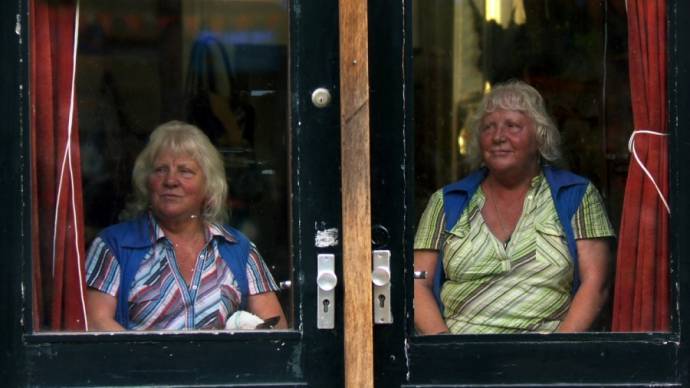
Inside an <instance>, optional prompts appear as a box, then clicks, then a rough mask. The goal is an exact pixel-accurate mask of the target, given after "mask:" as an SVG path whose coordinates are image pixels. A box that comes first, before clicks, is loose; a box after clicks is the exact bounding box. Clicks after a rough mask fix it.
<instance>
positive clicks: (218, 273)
mask: <svg viewBox="0 0 690 388" xmlns="http://www.w3.org/2000/svg"><path fill="white" fill-rule="evenodd" d="M151 220H152V223H153V228H154V231H153V233H152V235H151V236H152V238H153V239H154V240H155V243H154V245H153V248H152V249H151V251H150V252H149V253H147V254H146V256H145V257H144V259H143V260H142V262H141V265H140V266H139V269H138V270H137V272H136V274H135V276H134V280H133V282H132V289H131V291H130V294H129V314H130V319H131V322H132V328H133V329H135V330H180V329H223V328H224V327H225V321H226V320H227V318H228V317H229V316H230V315H232V314H233V313H234V312H235V311H236V310H237V309H238V307H239V305H240V300H241V297H240V291H239V287H238V286H237V283H236V281H235V278H234V276H233V274H232V271H231V270H230V268H229V266H228V265H227V264H226V263H225V261H224V260H223V259H222V257H221V256H220V253H219V249H218V244H217V239H226V240H228V241H230V242H234V241H236V240H235V237H233V236H232V235H231V234H229V233H227V232H226V231H225V229H223V228H222V227H220V226H218V225H215V224H208V228H207V231H206V244H205V245H204V248H203V249H202V250H201V252H200V253H199V257H198V260H197V263H196V267H195V268H194V274H193V277H192V281H191V283H190V284H189V285H188V284H187V282H186V281H185V280H184V278H183V277H182V274H181V272H180V270H179V268H178V267H177V261H176V259H175V250H174V249H173V246H172V244H171V243H170V241H169V240H168V239H167V238H166V237H165V234H164V233H163V230H162V229H161V228H160V226H159V225H158V224H157V223H156V222H155V220H154V219H153V217H151ZM86 278H87V285H88V287H90V288H93V289H96V290H99V291H101V292H104V293H107V294H109V295H112V296H117V294H118V292H119V287H120V266H119V264H118V261H117V259H116V258H115V257H114V256H113V254H112V252H111V251H110V249H109V248H108V246H107V245H106V244H105V243H104V241H103V240H102V239H100V238H98V237H97V238H96V239H95V240H94V241H93V243H92V244H91V247H90V249H89V252H88V257H87V264H86ZM247 282H248V286H249V294H250V295H255V294H260V293H264V292H269V291H276V290H278V286H277V285H276V282H275V280H274V279H273V277H272V276H271V273H270V271H269V269H268V267H267V266H266V263H265V262H264V261H263V259H262V258H261V256H260V255H259V252H258V251H257V250H256V247H255V246H254V244H250V250H249V259H248V262H247Z"/></svg>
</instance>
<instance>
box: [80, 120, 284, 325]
mask: <svg viewBox="0 0 690 388" xmlns="http://www.w3.org/2000/svg"><path fill="white" fill-rule="evenodd" d="M132 182H133V186H134V193H133V200H132V202H131V203H130V204H129V206H128V208H127V212H126V213H128V214H129V215H130V216H131V219H130V220H129V221H127V222H123V223H120V224H117V225H113V226H111V227H108V228H106V229H105V230H103V231H102V232H101V233H100V234H99V236H98V237H97V238H96V239H95V240H94V241H93V243H92V245H91V247H90V249H89V253H88V258H87V270H86V271H87V274H86V276H87V285H88V287H89V288H88V290H87V299H86V310H87V318H88V328H89V329H90V330H106V331H119V330H124V329H132V330H183V329H224V328H226V327H229V326H231V325H234V326H232V327H233V328H238V327H240V328H242V327H246V325H242V324H239V325H237V323H238V322H249V323H250V327H252V328H253V327H255V326H257V325H259V324H261V323H262V322H263V320H264V319H268V318H271V320H272V321H274V325H273V326H274V327H277V328H285V327H286V320H285V316H284V314H283V311H282V309H281V306H280V303H279V302H278V299H277V297H276V294H275V292H276V291H277V290H278V286H277V285H276V282H275V281H274V280H273V277H272V276H271V274H270V272H269V270H268V268H267V266H266V264H265V263H264V261H263V259H262V258H261V256H260V255H259V253H258V251H257V250H256V248H255V246H254V244H252V243H251V242H250V241H249V240H248V239H247V238H246V237H245V236H243V235H242V234H241V233H240V232H239V231H237V230H235V229H233V228H231V227H229V226H227V225H225V222H226V220H227V210H226V199H227V192H228V185H227V181H226V178H225V169H224V165H223V160H222V158H221V155H220V153H219V152H218V151H217V150H216V149H215V147H214V146H213V145H212V144H211V142H210V141H209V139H208V137H206V135H204V134H203V132H201V131H200V130H199V129H198V128H197V127H194V126H192V125H189V124H186V123H183V122H179V121H172V122H168V123H166V124H163V125H161V126H159V127H158V128H156V129H155V130H154V131H153V132H152V133H151V136H150V140H149V143H148V145H147V146H146V147H145V148H144V150H143V151H142V152H141V153H140V154H139V156H138V157H137V159H136V162H135V165H134V170H133V172H132ZM235 313H238V314H235ZM231 317H232V318H231ZM238 317H239V318H238Z"/></svg>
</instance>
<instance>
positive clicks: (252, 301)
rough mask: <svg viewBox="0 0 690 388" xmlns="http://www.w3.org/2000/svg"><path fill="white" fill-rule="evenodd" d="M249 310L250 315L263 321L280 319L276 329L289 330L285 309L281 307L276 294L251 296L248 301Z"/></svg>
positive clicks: (266, 293)
mask: <svg viewBox="0 0 690 388" xmlns="http://www.w3.org/2000/svg"><path fill="white" fill-rule="evenodd" d="M247 309H248V310H249V312H250V313H252V314H254V315H256V316H258V317H259V318H261V319H268V318H272V317H276V316H277V317H280V320H279V321H278V323H276V324H275V325H274V326H273V328H274V329H287V320H286V319H285V314H284V313H283V309H282V308H281V307H280V302H279V301H278V297H277V296H276V294H275V292H264V293H263V294H255V295H249V297H248V299H247Z"/></svg>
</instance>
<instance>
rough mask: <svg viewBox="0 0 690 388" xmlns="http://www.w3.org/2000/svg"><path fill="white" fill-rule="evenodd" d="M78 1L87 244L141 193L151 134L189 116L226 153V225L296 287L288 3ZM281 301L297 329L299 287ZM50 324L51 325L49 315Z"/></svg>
mask: <svg viewBox="0 0 690 388" xmlns="http://www.w3.org/2000/svg"><path fill="white" fill-rule="evenodd" d="M80 7H81V9H80V15H81V16H80V25H79V45H78V57H77V74H76V84H77V89H76V96H77V101H78V105H77V113H78V123H79V124H78V128H79V135H80V152H81V158H82V176H83V182H82V183H83V201H84V214H85V216H84V218H85V219H84V223H85V236H84V241H85V245H86V247H88V246H90V245H91V243H92V241H93V240H94V238H95V237H96V236H97V235H98V233H99V232H101V231H102V230H103V229H104V228H105V227H107V226H109V225H112V224H115V223H117V222H119V221H120V220H121V219H122V216H123V210H124V209H125V207H126V204H127V203H130V202H131V200H132V199H133V197H132V193H133V192H134V190H133V187H132V169H133V165H134V160H135V158H136V157H137V155H138V154H139V153H140V151H141V150H142V149H143V148H144V146H146V145H147V144H148V142H149V135H150V133H151V132H152V131H153V129H154V128H156V127H157V126H159V125H160V124H162V123H165V122H168V121H170V120H181V121H184V122H188V123H191V124H193V125H195V126H197V127H199V128H200V129H201V130H202V131H203V132H204V133H205V134H206V136H207V137H208V138H209V139H210V141H211V142H212V144H213V146H214V147H215V148H216V149H217V150H218V151H219V152H220V155H222V163H223V164H224V167H225V172H226V174H227V184H228V189H229V190H228V197H227V202H226V203H225V204H224V206H225V207H226V208H227V209H228V211H229V220H228V224H229V225H232V226H233V227H235V228H236V229H237V230H239V231H241V232H242V233H243V234H244V235H245V236H246V237H247V238H248V239H249V240H251V241H252V242H253V243H254V244H255V245H256V248H257V250H258V252H259V253H260V255H261V256H262V257H263V259H264V260H265V262H266V264H267V268H268V269H269V270H270V272H271V273H272V275H273V277H274V278H275V280H276V283H278V284H289V279H290V274H291V268H290V267H291V261H290V250H289V249H290V248H289V232H288V230H289V222H288V207H287V206H288V197H289V193H288V177H289V170H288V168H289V167H288V163H287V160H288V155H287V144H288V139H287V134H288V131H287V107H288V103H287V95H288V94H287V45H288V29H287V18H288V16H287V15H288V14H287V8H286V7H287V6H286V4H285V2H284V1H281V0H275V1H266V0H262V1H249V0H228V1H218V0H207V1H192V0H182V1H154V0H144V1H121V2H116V3H107V2H101V1H82V2H81V3H80ZM181 272H184V271H181ZM189 284H190V285H191V284H192V283H189ZM251 287H255V286H252V285H250V288H251ZM255 288H256V287H255ZM259 288H260V287H259ZM190 290H191V286H190ZM44 292H47V291H44ZM277 296H278V298H279V302H280V304H281V305H282V309H283V311H285V312H286V313H287V315H288V316H287V320H288V324H289V323H290V322H291V317H290V313H291V311H292V308H291V300H292V298H291V295H290V291H289V290H285V289H281V290H279V291H278V292H277ZM44 300H50V299H49V298H44ZM221 304H222V303H221ZM140 307H141V306H140ZM226 307H227V306H226ZM230 310H234V308H233V307H230ZM240 321H242V322H244V321H243V320H240ZM259 323H260V322H259ZM259 323H257V324H259ZM40 326H41V328H43V329H46V328H49V327H50V322H49V318H48V317H45V318H43V322H41V325H40ZM202 326H203V325H202ZM254 326H256V325H254ZM267 326H272V324H271V323H270V322H269V323H266V324H264V325H262V326H260V327H267Z"/></svg>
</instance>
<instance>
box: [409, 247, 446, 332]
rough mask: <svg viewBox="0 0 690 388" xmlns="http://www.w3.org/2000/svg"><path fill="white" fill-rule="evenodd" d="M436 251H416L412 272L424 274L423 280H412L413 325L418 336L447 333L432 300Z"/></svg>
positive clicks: (434, 299)
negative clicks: (422, 272)
mask: <svg viewBox="0 0 690 388" xmlns="http://www.w3.org/2000/svg"><path fill="white" fill-rule="evenodd" d="M437 260H439V257H438V251H433V250H416V251H415V252H414V270H415V271H424V272H426V277H425V278H424V279H415V280H414V324H415V327H416V328H417V331H418V332H419V334H444V333H448V326H446V322H445V321H444V320H443V317H442V316H441V311H440V310H439V308H438V305H437V304H436V298H434V292H433V289H434V288H433V287H434V275H435V274H436V262H437Z"/></svg>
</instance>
